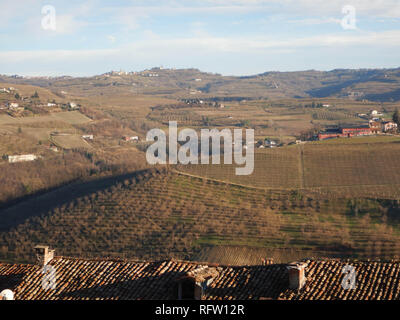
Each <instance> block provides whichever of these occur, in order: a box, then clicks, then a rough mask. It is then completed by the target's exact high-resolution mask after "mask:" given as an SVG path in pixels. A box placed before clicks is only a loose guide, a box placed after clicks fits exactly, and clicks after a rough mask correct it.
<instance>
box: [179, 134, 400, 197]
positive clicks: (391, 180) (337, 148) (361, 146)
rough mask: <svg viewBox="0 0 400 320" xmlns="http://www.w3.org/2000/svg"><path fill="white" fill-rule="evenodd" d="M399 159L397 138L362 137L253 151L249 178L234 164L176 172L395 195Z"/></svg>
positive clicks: (281, 185) (398, 194)
mask: <svg viewBox="0 0 400 320" xmlns="http://www.w3.org/2000/svg"><path fill="white" fill-rule="evenodd" d="M342 141H343V143H342ZM398 159H400V139H399V138H395V137H390V136H389V137H366V138H354V139H338V140H335V141H333V140H332V141H326V143H325V142H316V143H308V144H305V145H301V146H289V147H283V148H274V149H264V150H256V154H255V169H254V172H253V174H252V175H250V176H236V175H235V171H234V169H235V167H236V165H189V166H182V165H179V166H178V170H180V171H182V172H185V173H188V174H193V175H196V176H203V177H208V178H211V179H216V180H220V181H225V182H230V183H237V184H242V185H248V186H253V187H258V188H282V189H308V190H313V191H315V192H322V193H325V194H327V193H329V190H331V191H332V192H333V193H332V195H334V194H337V195H342V196H346V194H348V195H351V196H357V195H360V196H361V195H362V196H369V197H378V196H379V195H382V194H385V197H388V198H390V199H392V198H393V199H398V198H400V191H399V189H398V188H397V186H398V185H400V162H399V160H398ZM343 190H347V191H346V192H343ZM349 190H351V192H350V193H348V191H349Z"/></svg>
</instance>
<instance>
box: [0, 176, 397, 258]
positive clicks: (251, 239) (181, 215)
mask: <svg viewBox="0 0 400 320" xmlns="http://www.w3.org/2000/svg"><path fill="white" fill-rule="evenodd" d="M96 188H97V189H96ZM68 190H69V191H68ZM72 190H74V191H73V192H72ZM96 190H97V191H96ZM71 192H72V193H71ZM32 205H34V206H35V208H36V210H33V211H32ZM398 211H399V203H398V202H396V201H391V202H390V201H386V202H382V201H378V200H365V199H364V200H363V199H358V200H357V199H353V200H341V199H332V200H319V199H315V198H312V197H309V196H307V195H303V194H301V193H298V192H286V191H273V190H269V191H264V190H258V189H252V188H246V187H240V186H233V185H229V184H223V183H218V182H213V181H208V180H204V179H199V178H194V177H187V176H184V175H178V174H175V173H172V172H164V171H161V172H156V171H154V170H152V171H145V172H144V173H142V174H137V175H133V176H131V177H130V178H129V177H127V178H124V179H123V180H120V181H119V182H113V183H112V184H108V185H107V184H104V183H102V182H98V183H96V182H92V183H90V187H89V184H88V186H86V187H85V185H84V184H83V185H80V186H78V187H76V186H75V187H74V186H71V187H65V190H64V191H62V190H59V191H57V192H55V193H54V196H53V195H52V193H49V194H46V195H43V196H41V197H37V198H35V199H32V200H28V201H27V202H25V203H21V204H18V205H16V206H14V207H10V208H8V209H3V210H2V211H0V226H2V227H1V232H0V241H1V243H2V246H1V247H0V258H1V259H2V260H14V261H32V260H33V259H34V257H33V256H32V252H33V250H32V246H33V245H34V244H35V243H37V242H38V241H39V242H41V243H46V244H49V245H50V246H52V247H53V248H55V249H56V250H57V252H58V253H59V254H61V255H79V256H103V257H104V256H119V257H121V256H122V257H127V258H138V259H161V258H165V257H176V258H183V259H194V258H195V257H203V258H204V251H203V249H204V248H207V247H210V246H227V245H228V246H239V247H242V246H244V249H245V248H248V247H255V248H261V249H262V248H264V249H270V250H272V249H277V251H275V254H274V257H275V258H276V259H278V260H279V250H280V249H282V250H283V251H282V255H281V259H283V256H284V257H285V259H290V257H291V256H290V254H289V253H290V250H289V251H288V249H292V250H294V251H293V252H292V253H293V255H295V256H296V257H298V256H299V250H300V252H301V251H302V250H304V252H303V253H304V255H305V256H310V255H326V256H331V255H336V256H353V257H362V256H369V257H374V256H376V257H394V256H395V255H396V253H397V252H398V249H399V247H398V244H399V243H400V242H399V240H400V233H399V231H400V230H399V227H398ZM16 243H18V245H15V244H16ZM202 252H203V255H202ZM269 252H271V254H272V251H269ZM221 259H222V257H221ZM223 259H224V261H225V262H226V261H227V257H226V256H225V257H223ZM235 259H236V255H233V257H231V260H230V262H231V263H235V261H237V260H235ZM252 261H254V255H253V256H252V258H251V259H249V260H248V262H249V263H252ZM241 263H243V260H241Z"/></svg>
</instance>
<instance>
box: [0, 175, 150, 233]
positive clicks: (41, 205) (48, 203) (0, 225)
mask: <svg viewBox="0 0 400 320" xmlns="http://www.w3.org/2000/svg"><path fill="white" fill-rule="evenodd" d="M146 172H151V171H150V170H149V169H145V170H139V171H135V172H132V173H127V174H123V175H119V176H113V177H105V178H100V179H96V180H91V181H87V182H75V183H72V184H68V185H65V186H62V187H59V188H56V189H53V190H51V191H49V192H46V193H42V194H36V195H32V196H29V197H27V198H24V199H20V201H18V202H17V203H13V204H11V205H9V206H6V207H3V208H1V209H0V231H2V232H3V231H8V230H9V229H11V228H13V227H15V226H17V225H19V224H21V223H23V222H24V221H25V220H26V219H28V218H30V217H37V216H41V215H43V214H45V213H47V212H48V211H50V210H52V209H54V208H56V207H58V206H61V205H63V204H67V203H69V202H71V201H73V200H74V199H77V198H80V197H84V196H87V195H90V194H92V193H96V192H98V191H102V190H105V189H107V188H109V187H111V186H112V185H114V184H117V183H121V182H123V181H124V180H126V179H132V178H135V177H137V176H140V175H141V174H144V173H146Z"/></svg>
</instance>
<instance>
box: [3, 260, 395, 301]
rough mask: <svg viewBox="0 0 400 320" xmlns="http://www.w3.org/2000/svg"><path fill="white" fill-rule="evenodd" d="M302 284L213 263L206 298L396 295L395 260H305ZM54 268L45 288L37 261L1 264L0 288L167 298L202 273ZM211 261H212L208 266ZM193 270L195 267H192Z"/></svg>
mask: <svg viewBox="0 0 400 320" xmlns="http://www.w3.org/2000/svg"><path fill="white" fill-rule="evenodd" d="M307 262H308V264H307V267H306V269H305V275H306V278H307V281H306V284H305V286H304V287H303V288H302V289H301V290H300V291H298V292H297V291H294V290H289V289H288V273H287V270H286V265H285V264H268V265H264V266H242V267H229V266H216V265H215V266H213V268H212V269H213V270H217V272H216V273H215V272H214V273H213V277H214V278H213V281H212V282H211V284H209V286H208V287H207V288H206V289H205V291H204V298H205V299H225V300H231V299H294V300H304V299H306V300H308V299H309V300H314V299H326V300H335V299H349V300H354V299H356V300H357V299H358V300H360V299H362V300H366V299H399V298H400V288H399V284H400V283H399V282H400V264H399V262H371V261H366V262H360V261H355V262H346V261H339V260H312V261H307ZM347 264H349V265H352V266H353V267H354V268H355V270H356V289H354V290H345V289H343V288H342V286H341V282H342V280H343V277H344V276H345V274H343V273H342V269H343V267H344V266H345V265H347ZM49 265H50V266H52V267H54V268H55V270H56V289H55V290H52V289H49V290H44V289H43V288H42V279H43V277H44V274H43V273H42V271H41V268H40V267H39V266H35V265H18V264H14V265H13V264H1V263H0V289H1V290H3V289H11V290H13V291H14V292H15V298H16V299H39V300H40V299H43V300H47V299H56V300H58V299H64V300H77V299H171V298H175V297H174V294H173V291H172V290H173V288H174V285H175V283H176V281H177V280H178V279H179V278H182V277H183V276H185V275H187V274H188V272H190V271H192V274H199V273H200V274H201V272H202V271H200V272H199V270H203V269H204V268H203V269H201V268H200V269H199V267H200V266H206V264H204V263H202V264H198V263H193V262H183V261H173V260H171V261H159V262H129V261H123V260H97V259H96V260H85V259H76V258H64V257H56V258H54V259H52V260H51V261H50V262H49ZM209 267H211V265H210V266H209ZM194 270H196V271H195V272H193V271H194Z"/></svg>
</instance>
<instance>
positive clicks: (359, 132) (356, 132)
mask: <svg viewBox="0 0 400 320" xmlns="http://www.w3.org/2000/svg"><path fill="white" fill-rule="evenodd" d="M371 134H373V130H372V129H371V128H370V126H369V125H368V126H348V127H343V128H339V129H328V130H325V131H324V132H321V133H319V134H318V140H325V139H331V138H351V137H356V136H366V135H371Z"/></svg>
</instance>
